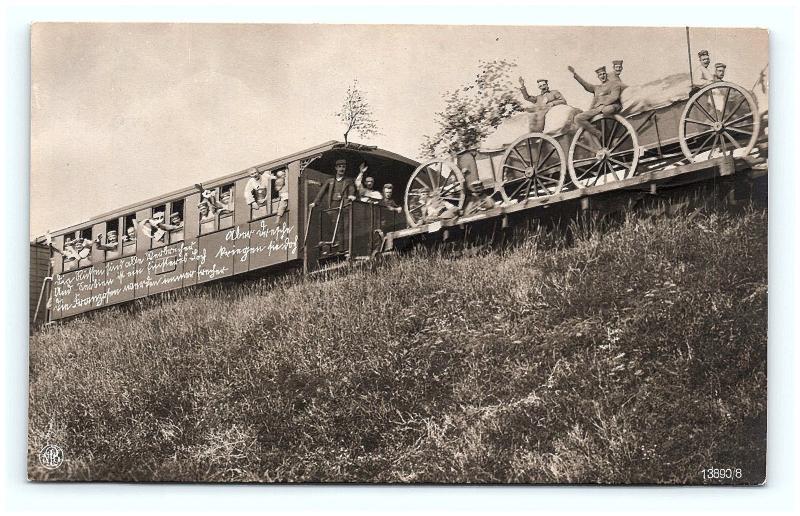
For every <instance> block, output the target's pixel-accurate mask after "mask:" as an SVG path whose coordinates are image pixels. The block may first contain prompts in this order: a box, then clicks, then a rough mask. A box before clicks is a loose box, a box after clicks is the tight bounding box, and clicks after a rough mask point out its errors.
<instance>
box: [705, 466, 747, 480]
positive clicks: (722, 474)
mask: <svg viewBox="0 0 800 516" xmlns="http://www.w3.org/2000/svg"><path fill="white" fill-rule="evenodd" d="M740 478H742V469H741V468H707V469H704V470H703V480H738V479H740Z"/></svg>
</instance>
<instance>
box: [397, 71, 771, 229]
mask: <svg viewBox="0 0 800 516" xmlns="http://www.w3.org/2000/svg"><path fill="white" fill-rule="evenodd" d="M676 78H677V79H676ZM668 79H671V80H672V82H673V83H676V84H673V85H672V87H673V89H675V86H677V87H678V89H680V88H681V87H682V86H681V83H682V84H683V85H684V86H685V88H683V89H682V91H681V94H679V95H676V96H673V97H671V98H669V97H668V98H664V99H662V100H661V102H655V103H653V102H650V103H645V102H641V101H639V102H637V101H633V102H629V103H626V102H625V101H626V99H625V96H623V110H622V111H621V112H620V114H616V115H613V116H604V115H598V116H596V117H594V118H593V119H592V121H591V124H592V125H593V126H594V127H595V128H596V129H597V130H598V132H599V133H600V135H601V136H600V138H596V137H594V136H592V135H590V134H588V133H587V132H586V131H585V130H584V129H583V128H581V127H577V128H576V126H575V125H574V124H571V123H570V124H565V126H561V125H559V126H558V128H557V129H556V130H555V131H548V129H547V124H545V129H544V131H539V132H527V133H525V134H520V135H519V136H518V137H516V138H515V139H513V141H511V142H510V143H508V144H505V145H502V146H501V147H500V148H497V147H498V146H497V145H495V146H488V148H487V146H481V147H479V148H477V149H468V150H465V151H463V152H460V153H458V154H457V155H455V156H451V157H447V158H441V159H433V160H430V161H428V162H425V163H423V164H421V165H420V166H419V167H418V168H417V169H416V170H415V171H414V173H413V174H412V175H411V178H410V179H409V182H408V184H407V185H406V191H405V197H404V202H405V206H404V207H405V212H406V219H407V221H408V224H409V225H410V226H419V225H422V224H426V223H430V222H434V221H436V220H442V219H456V218H458V217H459V216H462V215H470V214H472V213H475V212H476V211H478V210H483V209H490V208H491V207H492V206H493V205H494V206H504V205H508V204H511V203H519V202H525V201H527V200H528V199H537V198H542V197H549V196H554V195H556V194H558V193H560V192H562V191H563V190H566V189H575V188H586V187H590V186H594V185H599V184H606V183H611V182H614V181H620V180H623V179H626V178H630V177H633V176H634V175H637V174H641V173H644V172H647V171H651V170H656V169H664V168H667V167H670V166H676V165H678V164H680V163H692V162H698V161H703V160H709V159H713V158H717V157H721V156H731V157H742V156H746V155H748V154H750V153H751V151H752V150H753V149H754V146H755V144H756V142H757V140H758V138H759V130H760V120H761V118H760V114H759V111H758V106H757V104H756V101H755V98H754V97H753V95H752V93H751V92H750V91H748V90H746V89H745V88H743V87H741V86H739V85H737V84H734V83H731V82H724V81H720V82H715V83H712V84H709V85H707V86H705V87H703V88H701V89H699V90H698V91H696V92H694V93H692V94H691V95H689V94H687V93H683V92H689V90H690V87H689V82H688V79H687V78H686V76H681V75H680V74H678V75H676V76H671V77H670V78H668ZM653 84H656V83H653ZM659 86H662V87H663V85H659ZM662 89H663V88H662ZM560 108H563V109H574V108H570V107H569V106H556V107H553V108H551V110H550V111H549V112H548V114H547V117H548V118H549V117H550V116H551V114H559V113H557V111H559V110H560ZM517 116H520V117H525V116H527V114H521V115H517Z"/></svg>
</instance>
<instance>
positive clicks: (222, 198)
mask: <svg viewBox="0 0 800 516" xmlns="http://www.w3.org/2000/svg"><path fill="white" fill-rule="evenodd" d="M233 187H234V185H233V183H231V184H227V185H223V186H221V187H220V188H219V201H218V202H217V210H218V214H219V229H225V228H229V227H232V226H233V192H234V190H233Z"/></svg>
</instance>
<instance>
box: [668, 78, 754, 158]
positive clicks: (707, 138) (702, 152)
mask: <svg viewBox="0 0 800 516" xmlns="http://www.w3.org/2000/svg"><path fill="white" fill-rule="evenodd" d="M760 126H761V118H760V117H759V116H758V107H757V105H756V101H755V99H754V98H753V95H752V94H751V93H750V92H749V91H747V90H746V89H744V88H742V87H741V86H739V85H738V84H733V83H730V82H717V83H713V84H709V85H708V86H705V87H704V88H702V89H701V90H700V91H698V92H697V93H695V94H694V95H692V97H691V98H690V99H689V101H688V102H687V103H686V106H685V107H684V108H683V114H682V115H681V121H680V125H679V127H678V136H679V137H680V144H681V149H682V150H683V154H684V155H685V156H686V157H687V158H688V159H689V160H690V161H704V160H707V159H713V158H719V157H722V156H746V155H747V154H749V153H750V151H751V150H752V149H753V146H754V145H755V144H756V140H757V139H758V131H759V129H760Z"/></svg>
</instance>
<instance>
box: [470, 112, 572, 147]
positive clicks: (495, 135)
mask: <svg viewBox="0 0 800 516" xmlns="http://www.w3.org/2000/svg"><path fill="white" fill-rule="evenodd" d="M580 112H581V110H580V109H577V108H574V107H572V106H569V105H566V104H562V105H560V106H553V107H552V108H550V109H549V110H548V111H547V115H546V116H545V122H544V130H543V132H544V133H545V134H548V135H550V136H557V135H560V134H565V133H568V132H571V131H572V120H573V118H575V115H576V114H578V113H580ZM535 123H536V115H535V114H533V113H529V112H523V113H517V114H515V115H513V116H511V117H510V118H508V119H506V120H503V122H501V123H500V125H499V126H497V128H496V129H495V130H494V131H493V132H492V133H491V134H489V135H488V136H487V137H486V138H484V140H483V141H482V142H481V145H480V149H479V150H480V151H481V152H487V153H489V152H496V151H499V150H502V149H505V148H506V147H507V146H508V145H510V144H511V143H513V142H514V140H516V139H517V138H520V137H521V136H524V135H526V134H528V133H530V132H534V131H536V128H535V127H532V124H535Z"/></svg>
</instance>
